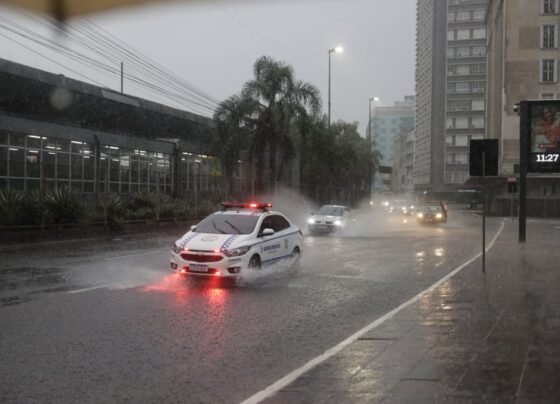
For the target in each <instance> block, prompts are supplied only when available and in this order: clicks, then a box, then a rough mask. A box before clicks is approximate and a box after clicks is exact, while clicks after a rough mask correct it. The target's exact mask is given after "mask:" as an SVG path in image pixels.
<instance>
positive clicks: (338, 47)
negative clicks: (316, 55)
mask: <svg viewBox="0 0 560 404" xmlns="http://www.w3.org/2000/svg"><path fill="white" fill-rule="evenodd" d="M342 52H344V49H342V47H341V46H337V47H336V48H332V49H329V115H328V117H329V118H328V119H329V127H330V126H331V53H342Z"/></svg>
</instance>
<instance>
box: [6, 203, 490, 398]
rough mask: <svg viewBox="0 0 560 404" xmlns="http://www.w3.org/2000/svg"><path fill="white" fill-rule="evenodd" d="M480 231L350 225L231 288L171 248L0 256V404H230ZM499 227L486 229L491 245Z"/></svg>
mask: <svg viewBox="0 0 560 404" xmlns="http://www.w3.org/2000/svg"><path fill="white" fill-rule="evenodd" d="M480 222H481V220H480V218H479V217H476V216H475V215H471V214H468V213H459V212H451V213H450V220H449V222H448V223H447V224H445V225H442V226H420V225H418V224H417V223H416V222H415V221H414V220H413V219H412V218H410V217H408V218H405V217H398V216H392V217H387V216H385V215H384V214H382V213H380V212H375V211H365V212H360V214H359V215H358V217H357V223H356V225H355V226H354V228H353V229H351V230H349V231H347V232H346V233H345V234H337V235H329V236H322V237H311V236H306V237H305V240H304V247H305V248H304V254H303V257H302V260H301V265H300V268H299V269H297V270H293V269H291V268H290V267H289V266H288V265H279V266H277V267H274V268H268V269H266V270H262V271H261V272H259V273H256V274H250V276H248V277H247V279H245V281H244V282H243V283H242V284H241V285H240V286H237V287H232V286H231V285H220V284H217V283H214V282H195V281H191V280H185V279H181V278H179V277H178V276H176V275H174V274H171V273H170V269H169V249H170V246H171V243H172V242H173V241H174V240H175V239H177V238H178V237H179V236H180V234H169V235H168V236H161V235H160V236H146V235H144V236H141V237H137V236H127V237H121V238H116V239H108V240H97V241H95V240H90V241H87V242H81V243H71V244H57V245H52V246H42V247H36V248H35V247H30V246H28V247H25V248H23V249H20V250H11V251H5V252H3V253H1V254H0V358H2V360H1V361H0V380H1V381H2V382H1V383H0V397H1V398H2V402H162V401H165V402H189V403H190V402H196V403H198V402H204V403H216V402H239V401H242V400H243V399H246V398H247V397H249V396H252V395H253V394H254V393H256V392H257V391H259V390H261V389H263V388H265V387H267V386H268V385H270V384H271V383H273V382H275V381H276V380H278V379H279V378H281V377H283V376H284V375H286V374H287V373H289V372H291V371H292V370H294V369H295V368H298V367H299V366H301V365H303V364H304V363H306V362H307V361H309V360H310V359H312V358H314V357H316V356H318V355H320V354H322V353H323V352H324V351H326V350H327V349H329V348H331V347H332V346H334V345H336V344H338V343H339V342H340V341H342V340H344V339H345V338H347V337H348V336H350V335H351V334H353V333H354V332H356V331H357V330H359V329H360V328H362V327H364V326H365V325H366V324H369V323H370V322H372V321H373V320H375V319H376V318H378V317H379V316H381V315H383V314H385V313H387V312H388V311H390V310H391V309H393V308H395V307H397V306H398V305H400V304H401V303H403V302H405V301H407V300H408V299H410V298H411V297H413V296H415V295H416V294H417V293H419V292H421V291H422V290H424V289H426V288H427V287H429V286H430V285H432V284H433V283H434V282H436V281H437V280H439V279H440V278H442V277H443V276H444V275H446V274H447V273H449V272H450V271H452V270H453V269H454V268H456V267H457V266H459V265H461V264H463V263H464V262H465V261H467V260H468V259H470V258H471V257H473V256H474V255H476V254H478V253H479V252H480V250H481V236H480V235H481V229H480ZM498 227H499V221H498V220H489V221H488V235H489V238H491V237H492V236H493V234H494V233H495V232H496V231H497V229H498Z"/></svg>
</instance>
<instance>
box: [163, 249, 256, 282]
mask: <svg viewBox="0 0 560 404" xmlns="http://www.w3.org/2000/svg"><path fill="white" fill-rule="evenodd" d="M246 256H247V254H246V255H245V256H241V257H227V256H225V255H223V254H222V257H223V258H222V260H220V261H218V262H196V261H189V260H185V259H183V257H181V256H180V255H179V254H176V253H174V252H171V259H170V263H169V264H170V266H171V269H172V270H173V271H175V272H177V273H179V274H182V275H191V276H200V277H220V278H235V277H237V276H239V275H240V273H241V272H242V270H243V268H247V262H245V261H246V260H247V258H246Z"/></svg>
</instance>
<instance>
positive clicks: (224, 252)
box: [171, 208, 303, 278]
mask: <svg viewBox="0 0 560 404" xmlns="http://www.w3.org/2000/svg"><path fill="white" fill-rule="evenodd" d="M214 215H220V217H218V216H214ZM222 215H230V216H229V217H228V216H222ZM233 215H245V216H252V217H256V218H257V221H256V225H255V226H254V229H253V230H252V231H251V232H250V233H249V234H237V233H235V232H232V233H231V234H221V233H199V232H197V228H196V227H195V228H194V229H192V230H191V231H189V232H187V233H186V234H185V235H184V236H183V237H181V238H180V239H178V240H177V241H176V242H175V246H174V248H173V250H172V252H171V268H172V269H173V270H174V271H176V272H179V273H182V274H188V275H195V276H209V277H212V276H215V277H229V278H234V277H238V276H239V275H240V274H242V273H243V272H244V271H246V270H247V268H248V267H249V262H250V260H251V258H253V257H257V259H258V262H259V263H260V265H262V266H267V265H270V264H273V263H275V262H278V261H280V260H282V259H286V258H290V257H294V259H295V260H297V259H298V258H299V253H301V251H302V245H303V237H302V234H301V231H300V229H299V228H298V227H297V226H295V225H294V224H292V223H291V222H290V221H289V220H288V219H287V218H286V217H285V216H284V215H282V214H281V213H278V212H274V211H268V210H266V209H263V210H258V209H246V208H240V209H231V208H230V209H226V210H222V211H220V212H216V213H214V214H212V215H210V216H208V217H207V218H206V219H205V220H212V218H215V219H217V220H221V219H223V220H227V219H231V217H232V216H233ZM278 217H281V218H282V219H283V220H285V221H286V223H284V222H281V220H279V219H275V218H278ZM279 221H280V222H281V223H282V224H283V226H287V227H286V228H282V227H283V226H276V227H277V228H276V229H275V228H274V226H275V225H274V223H277V222H279ZM202 223H204V221H202V222H201V224H202ZM199 226H200V224H199ZM264 229H272V230H274V234H271V235H263V234H262V232H263V230H264ZM245 250H247V251H246V252H244V253H242V254H241V252H243V251H245ZM236 252H237V253H238V254H239V255H236V256H232V254H235V253H236ZM260 265H259V267H260Z"/></svg>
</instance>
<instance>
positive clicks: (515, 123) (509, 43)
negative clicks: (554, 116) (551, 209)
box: [487, 0, 560, 195]
mask: <svg viewBox="0 0 560 404" xmlns="http://www.w3.org/2000/svg"><path fill="white" fill-rule="evenodd" d="M488 10H489V11H488V36H489V41H488V44H489V61H488V82H489V84H490V85H489V88H488V105H489V110H488V116H487V119H488V130H489V132H488V133H489V136H490V137H493V138H497V139H499V140H500V162H499V173H500V174H501V175H503V176H510V175H512V174H515V173H517V172H518V169H519V166H518V165H519V116H518V115H517V113H516V112H515V111H514V105H515V104H517V103H519V101H522V100H537V99H558V98H560V81H559V77H558V76H559V63H560V54H559V53H558V50H559V49H560V48H559V39H558V30H559V29H560V26H559V24H560V4H559V1H558V0H507V1H504V0H490V6H489V9H488ZM533 184H535V181H533ZM530 185H531V184H530ZM559 185H560V184H559ZM548 186H549V190H550V189H551V188H553V187H552V186H550V185H548ZM546 187H547V185H546V182H542V181H541V185H539V186H536V187H531V186H530V187H529V192H532V191H533V192H537V193H539V192H540V194H541V195H542V194H544V193H545V192H544V188H546ZM538 188H540V191H539V189H538ZM554 188H555V187H554ZM559 188H560V187H559ZM559 191H560V189H559Z"/></svg>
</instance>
